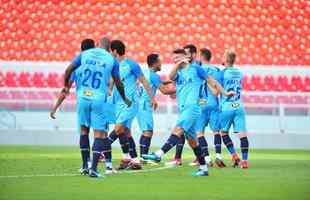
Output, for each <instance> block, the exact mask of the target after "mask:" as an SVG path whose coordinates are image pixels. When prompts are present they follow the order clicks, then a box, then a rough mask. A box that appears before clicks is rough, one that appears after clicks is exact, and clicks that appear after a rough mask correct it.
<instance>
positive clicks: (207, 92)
mask: <svg viewBox="0 0 310 200" xmlns="http://www.w3.org/2000/svg"><path fill="white" fill-rule="evenodd" d="M201 67H202V68H203V69H204V70H205V71H206V73H207V74H208V75H209V76H212V77H213V78H214V79H215V80H216V81H218V82H220V70H219V69H218V68H217V67H215V66H213V65H210V64H202V66H201ZM200 92H201V98H200V101H199V104H200V106H201V109H202V111H201V112H202V113H201V116H200V117H199V119H198V120H197V122H196V125H195V130H196V132H197V133H203V132H204V131H205V127H206V126H208V125H209V127H210V129H211V130H212V131H213V132H218V131H219V130H220V121H219V114H220V113H219V98H218V97H217V96H215V95H214V94H213V93H212V91H211V89H210V88H209V87H208V85H207V82H206V81H205V82H204V83H203V84H202V85H201V88H200Z"/></svg>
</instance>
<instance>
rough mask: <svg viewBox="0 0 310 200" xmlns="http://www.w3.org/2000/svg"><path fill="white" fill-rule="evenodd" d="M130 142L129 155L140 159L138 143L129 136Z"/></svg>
mask: <svg viewBox="0 0 310 200" xmlns="http://www.w3.org/2000/svg"><path fill="white" fill-rule="evenodd" d="M128 142H129V155H130V157H131V158H136V157H138V154H137V150H136V143H135V140H134V139H133V137H132V136H131V135H130V136H128Z"/></svg>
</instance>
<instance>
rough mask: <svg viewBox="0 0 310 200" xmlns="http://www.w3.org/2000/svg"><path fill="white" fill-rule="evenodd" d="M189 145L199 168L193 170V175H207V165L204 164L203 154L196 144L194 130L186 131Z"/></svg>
mask: <svg viewBox="0 0 310 200" xmlns="http://www.w3.org/2000/svg"><path fill="white" fill-rule="evenodd" d="M186 138H187V141H188V144H189V146H190V147H191V148H192V149H193V152H194V154H195V156H196V158H197V160H198V163H199V170H198V171H197V172H195V173H194V174H193V175H194V176H208V175H209V173H208V166H207V164H206V160H205V156H204V154H203V151H202V149H201V147H200V146H199V145H198V143H197V140H196V139H195V138H196V134H195V131H188V133H187V135H186Z"/></svg>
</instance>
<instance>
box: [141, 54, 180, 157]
mask: <svg viewBox="0 0 310 200" xmlns="http://www.w3.org/2000/svg"><path fill="white" fill-rule="evenodd" d="M147 65H148V68H147V69H145V70H143V74H144V76H145V78H146V80H147V81H148V83H149V85H150V87H151V89H152V95H153V96H155V95H156V91H157V89H159V90H160V92H161V93H162V94H165V95H170V94H174V93H175V89H171V88H170V87H169V85H167V82H164V81H163V80H161V79H160V76H159V75H158V74H157V72H159V71H160V70H161V58H160V56H159V54H156V53H152V54H149V55H148V56H147ZM139 91H140V98H139V112H138V115H137V121H138V125H139V127H140V130H141V131H142V135H141V137H140V156H141V159H143V158H142V155H145V154H148V153H149V148H150V145H151V139H152V136H153V125H154V122H153V109H152V106H151V101H150V98H149V95H148V94H147V92H146V90H145V88H144V87H143V86H141V87H140V90H139Z"/></svg>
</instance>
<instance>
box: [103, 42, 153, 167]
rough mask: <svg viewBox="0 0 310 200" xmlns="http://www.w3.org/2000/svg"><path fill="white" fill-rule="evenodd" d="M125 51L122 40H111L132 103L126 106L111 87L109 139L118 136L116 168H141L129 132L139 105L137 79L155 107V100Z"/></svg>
mask: <svg viewBox="0 0 310 200" xmlns="http://www.w3.org/2000/svg"><path fill="white" fill-rule="evenodd" d="M125 52H126V46H125V44H124V43H123V42H122V41H120V40H113V41H112V42H111V53H112V54H113V56H114V57H115V58H116V59H117V60H118V61H119V63H120V77H121V79H122V81H123V82H124V84H125V85H126V87H125V94H126V96H127V97H128V98H129V99H130V100H131V102H132V105H131V106H130V107H127V106H126V105H125V104H124V102H123V101H122V100H121V99H120V95H119V92H117V91H116V90H115V89H113V98H114V99H115V111H116V121H115V128H114V131H112V132H111V133H110V135H109V139H110V142H111V143H113V142H114V141H115V140H116V139H117V138H119V142H120V144H121V148H122V151H123V159H122V160H121V163H120V166H119V168H118V169H141V168H142V166H141V163H140V160H139V159H138V158H137V156H138V155H137V151H136V145H135V141H134V139H133V137H132V136H131V134H130V129H131V124H132V121H133V119H134V118H135V117H136V114H137V112H138V105H139V98H138V93H137V91H138V86H137V84H136V83H137V81H139V82H140V83H141V84H142V85H143V87H144V89H145V91H146V95H147V96H148V98H149V102H150V105H151V107H152V108H154V109H156V107H157V102H156V100H155V98H154V95H153V93H152V89H151V87H150V85H149V83H148V81H147V80H146V78H145V77H144V75H143V73H142V70H141V68H140V66H139V65H138V64H137V63H136V62H135V61H133V60H131V59H129V58H126V57H125Z"/></svg>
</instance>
